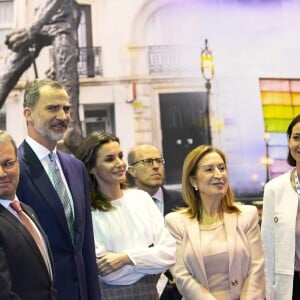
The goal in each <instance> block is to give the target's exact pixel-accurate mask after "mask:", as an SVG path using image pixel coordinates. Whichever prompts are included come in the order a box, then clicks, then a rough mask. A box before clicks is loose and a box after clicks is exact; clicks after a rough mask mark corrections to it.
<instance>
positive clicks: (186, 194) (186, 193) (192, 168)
mask: <svg viewBox="0 0 300 300" xmlns="http://www.w3.org/2000/svg"><path fill="white" fill-rule="evenodd" d="M212 152H216V153H218V154H219V155H220V156H221V158H222V160H223V161H224V164H225V167H226V164H227V163H226V158H225V154H224V153H223V152H222V151H221V150H219V149H217V148H215V147H212V146H209V145H201V146H198V147H196V148H194V149H193V150H192V151H191V152H189V153H188V155H187V156H186V158H185V160H184V163H183V170H182V195H183V199H184V201H185V202H186V204H187V206H188V207H187V208H183V209H181V211H182V212H183V213H184V214H186V215H187V216H189V217H190V218H195V217H196V218H197V219H198V221H199V222H201V220H202V203H201V197H200V193H199V191H196V190H195V189H194V188H193V186H192V184H191V182H190V177H192V176H195V175H196V172H197V169H198V162H199V161H200V160H201V159H202V158H203V157H204V156H205V155H207V154H209V153H212ZM234 202H235V198H234V194H233V192H232V189H231V187H230V186H228V189H227V192H226V194H225V195H224V197H223V198H222V200H221V204H220V212H227V213H239V212H240V210H239V208H238V207H237V206H236V205H235V203H234Z"/></svg>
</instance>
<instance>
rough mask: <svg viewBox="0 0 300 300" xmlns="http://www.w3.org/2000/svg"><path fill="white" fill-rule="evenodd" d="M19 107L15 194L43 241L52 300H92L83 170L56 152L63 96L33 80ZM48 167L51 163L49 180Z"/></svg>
mask: <svg viewBox="0 0 300 300" xmlns="http://www.w3.org/2000/svg"><path fill="white" fill-rule="evenodd" d="M23 107H24V116H25V119H26V123H27V133H28V135H27V136H26V138H25V140H24V141H23V143H22V144H21V145H20V147H19V148H18V157H19V162H20V182H19V186H18V189H17V195H18V197H19V199H20V200H21V201H23V202H25V203H26V204H28V205H30V206H31V207H32V208H33V209H34V210H35V212H36V213H37V215H38V217H39V220H40V222H41V225H42V227H43V229H44V231H45V232H46V234H47V236H48V239H49V242H50V245H51V249H52V253H53V259H54V265H55V271H56V278H55V281H54V284H55V287H56V289H57V298H58V299H59V300H66V299H70V300H71V299H72V300H98V299H100V292H99V285H98V276H97V275H98V274H97V266H96V255H95V244H94V236H93V228H92V218H91V205H90V198H89V185H88V182H87V174H86V171H85V166H84V164H83V163H82V162H81V161H79V160H78V159H76V158H75V157H73V156H71V155H69V154H66V153H63V152H61V151H57V149H56V145H57V142H58V141H59V140H61V139H62V138H63V135H64V133H65V131H66V130H67V128H68V125H69V123H70V119H71V114H70V99H69V96H68V94H67V92H66V90H65V88H64V87H63V86H62V85H61V84H60V83H59V82H57V81H53V80H50V79H41V80H34V81H32V82H30V83H29V84H28V86H27V87H26V90H25V94H24V103H23ZM52 163H55V176H54V175H53V173H54V172H53V165H51V164H52ZM58 178H60V180H57V179H58ZM58 183H60V188H58V187H57V185H56V184H58ZM62 189H63V193H60V191H61V190H62ZM66 203H67V205H66Z"/></svg>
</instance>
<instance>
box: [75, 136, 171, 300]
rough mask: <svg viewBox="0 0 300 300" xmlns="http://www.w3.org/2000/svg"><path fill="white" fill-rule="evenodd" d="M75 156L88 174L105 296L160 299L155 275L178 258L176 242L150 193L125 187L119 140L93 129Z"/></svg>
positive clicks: (100, 275)
mask: <svg viewBox="0 0 300 300" xmlns="http://www.w3.org/2000/svg"><path fill="white" fill-rule="evenodd" d="M77 157H78V158H79V159H80V160H82V161H83V162H84V164H85V165H86V168H87V170H88V174H89V177H90V178H89V179H90V190H91V204H92V220H93V229H94V237H95V246H96V256H97V265H98V270H99V282H100V290H101V295H102V299H105V300H106V299H145V300H146V299H147V300H148V299H149V300H150V299H153V300H154V299H159V297H158V293H157V289H156V284H157V280H158V277H159V274H160V273H161V272H163V271H165V270H166V269H168V268H169V267H170V266H172V265H173V264H174V262H175V241H174V239H173V238H172V236H171V235H170V233H169V232H168V230H167V229H166V228H165V226H164V220H163V217H162V215H161V214H160V212H159V210H158V208H157V207H156V205H155V204H154V202H153V200H152V198H151V197H150V196H149V195H148V194H147V193H146V192H143V191H140V190H134V189H124V182H125V180H126V175H125V171H126V163H125V162H124V159H123V152H122V149H121V147H120V144H119V139H118V138H117V137H115V136H113V135H111V134H109V133H106V132H103V131H96V132H93V133H91V134H90V135H89V136H87V137H86V138H85V139H84V141H83V142H82V143H81V145H80V147H79V148H78V151H77ZM155 274H158V275H155Z"/></svg>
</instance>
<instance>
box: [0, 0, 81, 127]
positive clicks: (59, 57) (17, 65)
mask: <svg viewBox="0 0 300 300" xmlns="http://www.w3.org/2000/svg"><path fill="white" fill-rule="evenodd" d="M80 15H81V11H80V6H79V4H78V3H77V2H76V1H75V0H44V1H42V0H41V2H40V4H39V6H38V7H37V8H36V10H35V14H34V19H33V22H32V23H31V25H30V26H29V28H28V29H17V30H14V31H13V32H11V33H10V34H8V35H7V37H6V41H5V44H6V45H7V47H8V48H9V52H8V55H7V57H6V60H5V63H4V66H3V68H2V69H1V70H0V108H1V107H2V106H3V104H4V102H5V100H6V98H7V96H8V94H9V92H10V91H11V90H12V89H13V88H14V86H15V85H16V84H17V82H18V80H19V79H20V77H21V76H22V74H23V73H24V72H25V71H26V70H27V69H28V68H29V67H30V66H31V65H32V64H33V65H34V67H35V73H36V77H37V70H36V66H35V59H36V57H38V55H39V53H40V51H41V50H42V48H44V47H45V46H49V45H52V56H53V69H52V70H51V72H47V73H48V74H47V75H48V76H49V77H52V78H53V79H55V80H57V81H59V82H61V83H62V84H63V85H64V86H65V88H66V90H67V92H68V94H69V96H70V100H71V112H72V122H71V125H70V126H71V127H72V126H73V127H77V129H76V130H75V131H74V132H78V129H79V130H80V132H81V127H80V120H79V112H78V107H79V76H78V71H77V63H78V59H79V48H78V35H77V29H78V26H79V22H80Z"/></svg>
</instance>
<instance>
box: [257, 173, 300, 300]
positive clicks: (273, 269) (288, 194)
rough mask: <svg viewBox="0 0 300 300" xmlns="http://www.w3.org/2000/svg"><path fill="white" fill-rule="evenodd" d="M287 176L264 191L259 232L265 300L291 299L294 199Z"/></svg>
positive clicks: (270, 183) (272, 181)
mask: <svg viewBox="0 0 300 300" xmlns="http://www.w3.org/2000/svg"><path fill="white" fill-rule="evenodd" d="M290 176H291V171H289V172H287V173H285V174H283V175H281V176H278V177H276V178H274V179H272V180H271V181H269V182H268V183H267V184H266V185H265V189H264V199H263V215H262V225H261V228H262V240H263V248H264V252H265V276H266V299H267V300H291V299H292V292H293V278H294V267H295V248H296V246H295V236H296V233H295V231H296V228H295V224H296V216H297V210H298V195H297V193H296V191H295V190H294V189H293V187H292V185H291V183H290Z"/></svg>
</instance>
